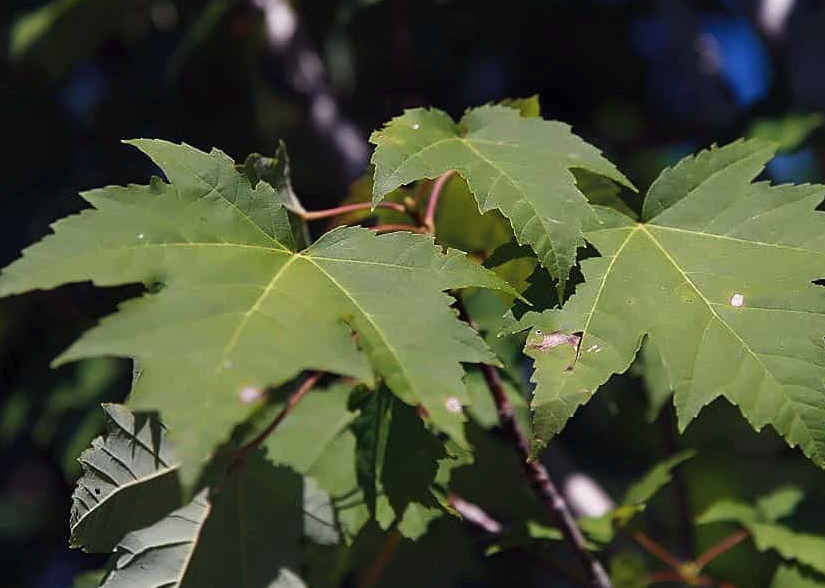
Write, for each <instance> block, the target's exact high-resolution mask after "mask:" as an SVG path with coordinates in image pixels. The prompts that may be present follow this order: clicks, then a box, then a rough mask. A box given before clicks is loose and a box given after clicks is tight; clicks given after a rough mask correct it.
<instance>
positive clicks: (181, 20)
mask: <svg viewBox="0 0 825 588" xmlns="http://www.w3.org/2000/svg"><path fill="white" fill-rule="evenodd" d="M823 33H825V3H823V2H821V1H817V0H715V1H711V0H708V1H699V0H693V1H688V0H659V1H655V0H648V1H640V0H636V1H623V0H512V1H510V2H507V3H502V2H478V1H472V0H341V1H333V0H327V1H314V2H309V1H297V0H296V1H295V2H291V3H286V2H282V1H281V0H210V1H209V2H198V1H195V0H117V1H114V0H55V1H53V2H42V1H36V0H29V1H17V0H4V2H3V4H2V7H0V128H2V138H3V147H2V149H3V151H2V158H0V178H2V188H0V193H2V213H0V264H2V265H5V264H6V263H8V262H10V261H11V260H13V259H14V258H15V257H16V256H17V255H18V253H19V251H20V250H21V248H23V247H25V246H26V245H27V244H29V243H31V242H33V241H34V240H36V239H38V238H40V237H41V236H42V235H44V234H45V233H46V232H47V231H48V225H49V223H51V222H53V221H54V220H56V219H58V218H60V217H61V216H63V215H65V214H67V213H70V212H72V211H75V210H77V209H78V208H79V207H81V201H80V199H79V198H78V197H77V196H76V193H77V192H78V191H82V190H85V189H89V188H94V187H98V186H101V185H105V184H110V183H117V184H125V183H127V182H139V183H144V182H146V180H147V179H148V177H149V175H151V174H152V173H154V172H155V170H154V169H153V167H152V166H151V164H150V163H147V160H146V159H145V158H143V157H141V156H140V155H139V154H138V153H137V152H136V151H134V150H133V149H131V148H130V147H127V146H124V145H122V144H120V143H119V141H120V140H121V139H124V138H132V137H159V138H165V139H172V140H180V141H186V142H188V143H190V144H193V145H195V146H197V147H199V148H202V149H208V148H210V147H212V146H216V147H219V148H221V149H222V150H224V151H225V152H227V153H228V154H229V155H231V156H232V157H234V158H235V159H236V160H241V159H243V157H245V155H246V154H248V153H250V152H254V151H258V152H262V153H272V152H274V150H275V148H276V147H277V144H278V141H279V140H280V139H284V140H285V141H286V143H287V145H288V148H289V150H290V154H291V157H292V163H293V179H294V183H295V186H296V190H297V192H298V194H299V196H300V197H301V199H302V200H303V202H304V205H305V206H306V207H307V208H310V209H315V208H322V207H324V206H327V205H331V204H333V203H335V202H337V201H339V200H340V199H341V198H342V197H344V196H345V195H346V193H347V189H348V185H349V183H350V182H351V181H353V180H355V179H356V178H358V177H359V176H360V175H362V174H363V173H364V172H366V171H367V164H368V159H369V154H370V150H369V148H368V145H367V143H366V138H367V137H368V135H369V133H370V131H371V130H373V129H375V128H377V127H378V126H380V125H381V124H382V123H384V122H385V121H386V120H388V119H389V118H390V117H392V116H395V115H397V114H399V113H400V112H401V111H402V109H404V108H407V107H414V106H421V105H433V106H437V107H439V108H442V109H445V110H447V111H449V112H450V113H451V114H453V115H459V114H460V113H461V112H462V111H463V110H464V109H465V108H466V107H469V106H473V105H478V104H482V103H485V102H488V101H496V100H500V99H503V98H505V97H521V96H528V95H532V94H536V93H538V94H540V96H541V105H542V110H543V114H544V115H545V117H547V118H557V119H561V120H564V121H566V122H569V123H571V124H572V125H573V127H574V130H575V131H576V132H577V133H579V134H581V135H583V136H584V137H586V138H587V139H588V140H590V141H592V142H594V143H595V144H596V145H598V146H599V147H600V148H602V149H604V150H605V151H606V153H607V155H608V156H609V157H610V158H611V159H612V160H613V161H614V162H616V163H617V165H618V166H619V167H620V169H622V170H623V171H624V172H625V173H626V175H628V176H629V177H630V178H631V179H632V180H633V181H634V182H635V183H636V184H637V185H638V186H639V187H640V188H645V187H646V186H647V185H648V184H649V183H650V181H651V180H652V179H653V178H654V177H655V175H656V174H658V172H659V171H660V169H661V168H662V166H664V165H667V164H670V163H672V162H674V161H675V160H676V159H678V158H680V157H682V156H684V155H686V154H688V153H690V152H692V151H694V150H696V149H698V148H700V147H703V146H707V145H709V144H710V143H712V142H725V141H727V140H731V139H733V138H736V137H739V136H742V135H761V136H766V137H769V138H773V139H775V140H778V141H780V143H781V146H782V153H781V155H780V156H779V157H778V158H777V159H776V160H774V162H773V163H772V164H771V166H770V167H769V169H768V175H769V177H770V179H772V180H774V181H776V182H790V181H793V182H803V181H817V180H821V179H822V166H823V163H825V161H824V160H823V155H824V154H825V151H823V147H825V142H823V139H825V136H823V133H822V132H821V131H820V130H819V126H820V124H821V123H822V119H821V117H820V115H819V114H817V113H818V112H820V111H825V34H823ZM54 263H56V264H57V263H60V260H59V259H55V260H54ZM134 293H135V290H134V289H129V288H122V289H110V290H95V289H92V288H90V287H88V286H85V285H77V286H71V287H65V288H61V289H59V290H57V291H53V292H46V293H36V294H34V295H29V296H25V297H17V298H11V299H6V300H0V403H2V405H1V406H0V450H1V451H2V454H1V455H2V457H0V565H1V566H2V569H3V577H4V585H6V586H12V587H15V586H30V587H32V588H62V587H66V586H69V585H70V584H71V577H72V576H73V574H74V573H76V572H77V571H78V570H81V569H84V568H87V567H92V566H95V565H98V564H99V561H98V560H96V559H94V558H92V557H91V556H86V555H83V554H81V553H78V552H75V551H71V550H69V549H68V546H67V536H68V533H67V518H68V507H69V503H70V495H71V488H72V484H73V482H74V480H75V478H76V476H77V475H78V473H79V467H78V465H77V462H76V458H77V456H78V454H79V453H80V451H81V450H82V449H83V448H85V447H86V446H87V445H88V443H89V441H90V440H91V439H92V437H94V436H95V435H97V434H99V433H100V432H101V431H100V430H101V427H102V415H101V413H100V411H99V410H98V409H97V408H96V406H97V404H98V403H100V402H102V401H117V400H121V399H123V398H124V396H125V393H126V391H127V389H128V384H129V377H130V376H129V366H128V363H127V362H125V361H121V360H113V359H99V360H93V361H85V362H82V363H79V364H75V365H72V366H67V367H63V368H60V369H58V370H51V369H50V368H49V362H50V360H51V359H52V358H53V357H54V356H55V355H56V354H57V353H58V352H59V351H60V350H62V348H64V347H65V346H66V345H67V344H68V342H70V341H71V340H72V339H73V338H74V337H76V336H77V335H78V334H79V333H80V332H81V331H82V330H83V329H84V328H87V327H88V326H90V325H91V324H92V323H93V321H94V320H95V319H96V318H97V317H99V316H101V315H103V314H106V313H108V312H110V311H111V310H112V309H113V308H114V306H115V304H116V303H117V301H118V300H121V299H123V298H125V297H128V296H130V295H133V294H134ZM628 382H629V383H628ZM609 388H610V389H609V390H606V391H604V392H602V393H600V394H599V395H598V397H597V401H595V402H593V403H592V404H591V405H590V406H588V407H587V409H586V410H584V411H582V412H581V413H580V415H579V416H577V418H576V419H575V421H574V422H573V424H572V425H571V426H570V427H569V429H568V430H567V431H566V432H565V434H564V436H563V439H562V444H563V445H564V446H565V448H566V450H567V452H568V453H569V454H570V456H571V458H572V459H574V460H576V462H577V463H578V464H580V465H581V466H582V467H584V468H585V469H589V470H590V471H598V472H600V473H601V474H602V475H603V476H604V479H602V480H600V481H601V482H603V483H604V484H605V485H606V486H607V487H608V488H611V487H613V486H612V485H613V484H615V485H616V487H622V484H625V483H626V481H627V480H629V479H631V478H632V476H634V475H636V474H638V473H639V472H640V471H642V470H643V469H644V468H645V466H646V465H647V464H649V463H651V462H652V461H653V460H655V459H656V458H657V457H660V456H661V453H662V451H663V446H665V445H667V443H668V441H667V440H666V437H667V435H661V434H660V433H661V430H662V424H661V423H660V422H654V423H650V422H648V420H647V419H646V418H645V411H646V407H645V401H644V398H643V397H641V395H640V392H639V386H638V382H637V381H635V380H633V379H632V376H631V377H627V378H625V379H624V380H619V381H618V382H617V383H615V384H613V385H611V386H610V387H609ZM703 419H705V420H704V423H705V424H703V425H702V429H701V431H699V430H698V429H694V428H691V429H690V430H689V432H688V436H687V438H686V439H683V440H681V441H680V443H684V444H690V445H693V446H696V447H699V448H700V449H702V450H705V451H704V452H703V457H701V458H699V459H698V460H696V461H695V463H694V464H693V465H691V466H690V468H689V470H688V475H689V476H688V477H689V489H690V493H691V498H692V500H693V502H694V504H695V505H697V507H698V506H701V505H702V504H706V503H707V502H708V501H709V500H711V499H712V498H714V497H716V496H718V495H724V494H725V493H727V494H734V495H735V494H737V492H739V493H741V492H743V490H742V480H748V485H749V486H750V488H749V489H748V492H747V494H748V495H752V493H754V492H757V491H759V490H761V489H771V488H773V487H774V486H775V485H776V484H777V483H778V482H780V481H786V480H789V481H805V482H807V483H808V485H809V486H811V485H814V486H816V485H818V486H819V487H822V486H823V485H822V484H821V482H822V477H821V475H820V473H819V472H817V471H815V470H814V469H813V467H812V466H809V465H808V464H807V462H806V461H805V460H804V459H803V458H801V456H800V455H798V453H797V452H795V451H791V450H788V449H787V448H785V446H784V444H783V443H781V442H780V441H778V440H777V437H776V436H775V435H774V434H773V433H772V432H769V431H766V432H763V433H761V434H756V433H754V432H753V431H752V430H750V429H749V428H748V426H747V425H746V424H745V423H744V420H743V419H741V417H739V415H737V414H735V411H733V410H732V409H730V408H729V407H726V406H723V405H721V404H719V403H717V405H714V407H712V408H711V409H709V410H708V414H707V415H703ZM660 420H661V419H660ZM582 423H588V425H587V427H584V426H582ZM594 430H597V431H599V432H598V434H596V435H594ZM651 439H655V440H656V441H654V442H651ZM721 447H724V448H725V449H726V451H725V452H720V451H719V449H720V448H721ZM720 453H723V454H724V455H719V454H720ZM766 456H767V458H766ZM765 459H771V460H774V462H775V463H777V464H779V465H777V467H776V468H775V470H774V469H772V470H771V471H770V472H769V473H768V474H767V475H766V473H765V471H764V464H765V463H766V462H765ZM774 462H771V463H774ZM816 481H818V483H813V482H816ZM820 516H821V515H820ZM663 532H666V531H663ZM700 540H702V539H701V537H700ZM737 549H740V548H737ZM741 549H742V550H743V551H742V557H743V558H747V557H754V556H753V555H752V553H753V552H748V551H744V550H747V549H748V548H747V547H744V546H743V547H742V548H741ZM767 559H770V558H767ZM771 564H772V562H770V561H768V562H765V558H761V563H756V564H754V565H753V566H751V569H748V570H747V571H746V572H744V573H746V574H751V576H750V577H751V578H752V579H753V581H754V582H755V583H753V584H751V585H758V582H759V581H761V580H760V579H761V578H764V577H765V576H764V575H762V576H760V575H759V574H760V571H759V569H760V565H761V566H763V567H764V568H765V569H770V566H771ZM754 566H755V568H756V570H755V571H754V569H752V568H753V567H754ZM739 573H740V574H741V573H743V572H741V571H740V572H739ZM747 578H748V577H747V576H746V578H745V580H747Z"/></svg>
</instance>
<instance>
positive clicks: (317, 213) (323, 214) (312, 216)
mask: <svg viewBox="0 0 825 588" xmlns="http://www.w3.org/2000/svg"><path fill="white" fill-rule="evenodd" d="M375 208H390V209H392V210H394V211H396V212H401V213H404V214H406V212H407V209H406V208H404V206H402V205H401V204H398V203H397V202H379V203H378V204H376V205H375ZM372 209H373V206H372V204H371V203H370V202H357V203H355V204H344V205H343V206H336V207H335V208H327V209H324V210H312V211H308V212H303V213H300V215H301V218H303V219H304V220H308V221H313V220H318V219H321V218H329V217H331V216H340V215H342V214H347V213H348V212H354V211H356V210H369V211H372Z"/></svg>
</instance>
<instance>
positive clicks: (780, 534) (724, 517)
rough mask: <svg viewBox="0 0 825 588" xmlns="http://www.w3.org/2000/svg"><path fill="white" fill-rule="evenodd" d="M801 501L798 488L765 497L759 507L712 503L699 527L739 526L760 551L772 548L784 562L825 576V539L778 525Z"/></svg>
mask: <svg viewBox="0 0 825 588" xmlns="http://www.w3.org/2000/svg"><path fill="white" fill-rule="evenodd" d="M801 500H802V493H801V491H800V490H799V489H797V488H784V489H780V490H777V491H775V492H773V493H771V494H769V495H767V496H763V497H762V498H760V499H759V500H758V501H757V503H756V506H752V505H751V504H749V503H747V502H735V501H729V500H724V501H721V502H718V503H716V504H713V505H712V506H711V507H710V508H709V509H708V510H706V511H705V512H704V513H703V514H702V515H701V516H700V517H699V518H698V519H697V521H696V522H697V523H698V524H700V525H703V524H709V523H717V522H735V523H739V524H740V525H742V526H743V527H745V528H746V529H747V530H748V531H750V533H751V535H752V537H753V542H754V544H755V545H756V548H757V549H758V550H759V551H768V550H770V549H773V550H776V551H777V552H778V553H779V555H781V556H782V557H783V558H785V559H788V560H796V561H798V562H800V563H802V564H805V565H807V566H810V567H811V569H814V570H816V571H818V572H822V573H825V558H823V554H825V536H822V535H812V534H809V533H799V532H797V531H794V530H793V529H791V528H789V527H788V526H786V525H784V524H781V523H779V522H778V521H779V519H781V518H783V517H786V516H788V515H790V514H791V513H793V511H794V510H795V509H796V506H797V505H798V504H799V502H800V501H801Z"/></svg>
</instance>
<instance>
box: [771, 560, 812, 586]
mask: <svg viewBox="0 0 825 588" xmlns="http://www.w3.org/2000/svg"><path fill="white" fill-rule="evenodd" d="M822 586H825V575H822V574H817V573H816V572H814V571H812V570H803V569H802V568H801V567H799V566H794V565H788V564H782V565H781V566H779V567H778V568H777V569H776V574H774V577H773V580H772V581H771V586H770V588H822Z"/></svg>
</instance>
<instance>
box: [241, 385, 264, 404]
mask: <svg viewBox="0 0 825 588" xmlns="http://www.w3.org/2000/svg"><path fill="white" fill-rule="evenodd" d="M262 396H263V392H262V391H261V390H260V389H259V388H255V387H253V386H245V387H243V388H241V391H240V392H239V393H238V397H239V398H240V399H241V402H243V403H244V404H251V403H252V402H255V401H257V400H260V399H261V397H262Z"/></svg>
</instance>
